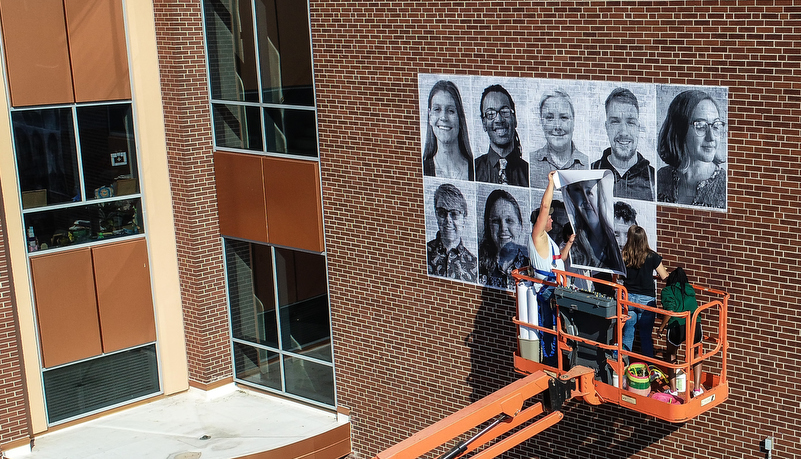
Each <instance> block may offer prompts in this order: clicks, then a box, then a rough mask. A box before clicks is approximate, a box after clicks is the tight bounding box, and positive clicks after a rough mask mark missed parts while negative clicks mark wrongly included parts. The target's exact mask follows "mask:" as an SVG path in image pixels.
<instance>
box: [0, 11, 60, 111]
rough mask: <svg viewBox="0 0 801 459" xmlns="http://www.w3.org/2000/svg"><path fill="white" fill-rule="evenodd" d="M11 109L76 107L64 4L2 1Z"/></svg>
mask: <svg viewBox="0 0 801 459" xmlns="http://www.w3.org/2000/svg"><path fill="white" fill-rule="evenodd" d="M0 19H1V20H2V25H3V42H4V45H5V52H6V66H7V68H8V80H9V87H10V88H11V105H12V106H14V107H22V106H28V105H44V104H59V103H72V102H74V100H75V99H74V96H73V93H72V74H71V72H70V56H69V51H68V47H67V30H66V27H65V25H64V6H63V4H62V0H2V1H0Z"/></svg>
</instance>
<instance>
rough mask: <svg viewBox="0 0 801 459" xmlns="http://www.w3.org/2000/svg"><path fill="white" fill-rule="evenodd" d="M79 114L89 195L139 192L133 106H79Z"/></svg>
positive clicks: (79, 132) (79, 129)
mask: <svg viewBox="0 0 801 459" xmlns="http://www.w3.org/2000/svg"><path fill="white" fill-rule="evenodd" d="M77 117H78V142H79V143H80V145H81V162H82V165H83V179H84V186H85V192H86V198H87V199H95V198H108V197H112V196H116V195H125V194H134V193H138V192H139V188H138V180H137V167H136V143H135V140H134V132H133V113H132V111H131V105H130V104H121V105H99V106H90V107H78V108H77Z"/></svg>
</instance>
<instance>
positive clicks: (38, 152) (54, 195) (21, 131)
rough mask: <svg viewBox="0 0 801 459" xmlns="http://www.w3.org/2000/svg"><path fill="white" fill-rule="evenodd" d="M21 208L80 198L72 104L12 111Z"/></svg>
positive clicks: (78, 199)
mask: <svg viewBox="0 0 801 459" xmlns="http://www.w3.org/2000/svg"><path fill="white" fill-rule="evenodd" d="M11 122H12V124H13V129H14V142H15V145H16V155H17V170H18V171H19V184H20V190H21V192H22V208H23V209H30V208H34V207H40V206H45V205H52V204H59V203H64V202H72V201H80V200H81V196H80V192H79V188H78V161H77V155H76V153H75V131H74V128H73V123H72V110H70V109H69V108H58V109H44V110H25V111H14V112H12V113H11Z"/></svg>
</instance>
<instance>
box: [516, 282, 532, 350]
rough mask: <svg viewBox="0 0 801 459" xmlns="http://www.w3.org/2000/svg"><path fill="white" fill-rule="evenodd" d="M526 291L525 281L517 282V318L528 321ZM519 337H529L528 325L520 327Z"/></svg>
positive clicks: (527, 289)
mask: <svg viewBox="0 0 801 459" xmlns="http://www.w3.org/2000/svg"><path fill="white" fill-rule="evenodd" d="M528 291H529V288H528V286H527V285H526V284H525V282H518V283H517V320H519V321H521V322H528ZM520 338H522V339H531V338H529V329H528V327H523V326H521V327H520Z"/></svg>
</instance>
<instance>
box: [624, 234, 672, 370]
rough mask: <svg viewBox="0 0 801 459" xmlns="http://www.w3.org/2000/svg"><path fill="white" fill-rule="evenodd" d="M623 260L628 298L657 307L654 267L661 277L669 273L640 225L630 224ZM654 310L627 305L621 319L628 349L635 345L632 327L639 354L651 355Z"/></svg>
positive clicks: (652, 350)
mask: <svg viewBox="0 0 801 459" xmlns="http://www.w3.org/2000/svg"><path fill="white" fill-rule="evenodd" d="M623 262H624V263H625V264H626V279H625V280H624V281H623V286H624V287H626V290H627V291H628V293H629V301H631V302H632V303H637V304H642V305H645V306H651V307H656V282H655V281H654V271H656V273H657V274H658V275H659V277H660V278H662V279H665V278H666V277H667V276H668V273H667V270H666V269H665V266H664V265H662V256H660V255H659V254H658V253H656V252H654V251H653V250H651V247H649V246H648V235H647V234H646V232H645V229H643V228H642V227H641V226H637V225H632V226H631V227H629V231H628V240H627V241H626V245H624V246H623ZM655 321H656V314H654V313H653V312H651V311H646V310H644V309H640V308H636V307H631V308H629V319H628V320H626V322H624V323H623V345H624V346H625V347H626V349H627V350H629V351H631V349H632V346H633V345H634V330H635V328H639V330H640V347H641V349H642V354H643V355H645V356H648V357H653V356H654V340H653V338H652V336H651V334H652V332H653V329H654V322H655Z"/></svg>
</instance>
